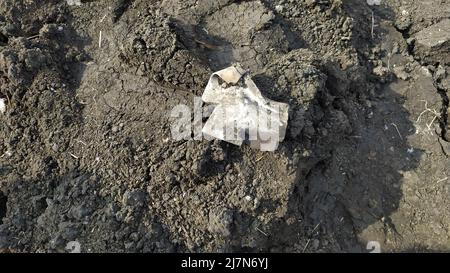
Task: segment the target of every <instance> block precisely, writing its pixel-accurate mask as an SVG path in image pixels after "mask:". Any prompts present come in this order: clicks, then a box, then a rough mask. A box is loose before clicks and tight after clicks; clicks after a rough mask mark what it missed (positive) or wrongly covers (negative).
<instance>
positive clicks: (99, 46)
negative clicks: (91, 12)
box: [98, 30, 102, 48]
mask: <svg viewBox="0 0 450 273" xmlns="http://www.w3.org/2000/svg"><path fill="white" fill-rule="evenodd" d="M101 47H102V31H101V30H100V34H99V36H98V48H101Z"/></svg>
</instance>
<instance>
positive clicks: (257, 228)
mask: <svg viewBox="0 0 450 273" xmlns="http://www.w3.org/2000/svg"><path fill="white" fill-rule="evenodd" d="M256 230H257V231H259V232H261V233H262V234H263V235H264V236H266V237H267V236H269V235H267V233H265V232H264V231H262V230H261V229H259V227H256Z"/></svg>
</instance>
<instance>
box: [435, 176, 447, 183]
mask: <svg viewBox="0 0 450 273" xmlns="http://www.w3.org/2000/svg"><path fill="white" fill-rule="evenodd" d="M447 179H448V177H445V178H442V179H439V180H438V181H437V182H436V183H441V182H443V181H445V180H447Z"/></svg>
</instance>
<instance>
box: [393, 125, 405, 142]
mask: <svg viewBox="0 0 450 273" xmlns="http://www.w3.org/2000/svg"><path fill="white" fill-rule="evenodd" d="M391 125H392V126H394V127H395V130H397V133H398V136H399V137H400V139H401V140H403V137H402V134H400V130H398V127H397V125H396V124H395V123H391Z"/></svg>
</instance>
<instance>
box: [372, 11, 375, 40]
mask: <svg viewBox="0 0 450 273" xmlns="http://www.w3.org/2000/svg"><path fill="white" fill-rule="evenodd" d="M371 12H372V30H371V34H372V39H373V38H374V31H373V29H374V28H375V17H374V16H373V10H372V11H371Z"/></svg>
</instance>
